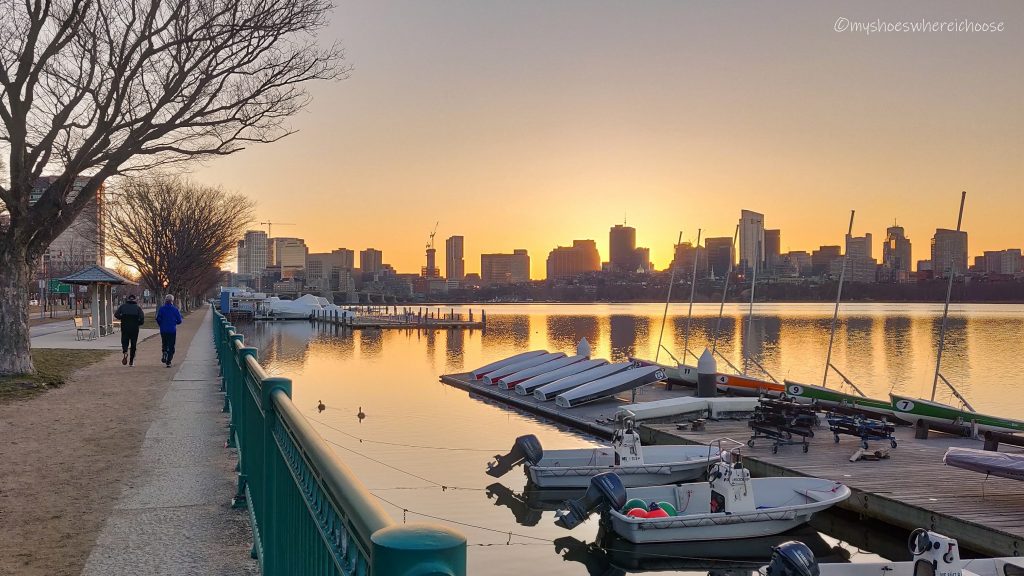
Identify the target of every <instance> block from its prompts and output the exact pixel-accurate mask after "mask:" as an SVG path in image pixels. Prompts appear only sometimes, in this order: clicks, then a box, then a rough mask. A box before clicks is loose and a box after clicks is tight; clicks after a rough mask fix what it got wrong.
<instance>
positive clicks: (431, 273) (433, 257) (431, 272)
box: [420, 247, 441, 278]
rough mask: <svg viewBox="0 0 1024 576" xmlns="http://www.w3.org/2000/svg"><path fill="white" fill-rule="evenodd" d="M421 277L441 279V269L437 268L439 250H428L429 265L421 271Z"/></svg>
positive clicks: (429, 248)
mask: <svg viewBox="0 0 1024 576" xmlns="http://www.w3.org/2000/svg"><path fill="white" fill-rule="evenodd" d="M420 277H422V278H440V277H441V269H440V268H438V267H437V250H436V249H435V248H432V247H428V248H427V265H426V266H424V267H423V268H421V269H420Z"/></svg>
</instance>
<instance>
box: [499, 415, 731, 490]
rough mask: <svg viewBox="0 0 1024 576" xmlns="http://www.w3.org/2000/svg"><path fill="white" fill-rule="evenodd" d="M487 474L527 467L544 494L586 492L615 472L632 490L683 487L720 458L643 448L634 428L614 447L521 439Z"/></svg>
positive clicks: (698, 449)
mask: <svg viewBox="0 0 1024 576" xmlns="http://www.w3.org/2000/svg"><path fill="white" fill-rule="evenodd" d="M494 458H495V461H494V462H490V463H488V465H487V474H489V475H491V476H494V477H495V478H500V477H501V476H504V475H505V474H507V473H508V472H509V471H511V470H512V468H514V467H515V466H518V465H520V464H523V465H524V467H525V469H526V475H527V476H528V477H529V478H530V481H532V482H533V483H534V484H536V485H537V487H539V488H587V487H588V486H590V479H591V478H593V477H594V476H597V475H598V474H601V473H604V472H615V473H616V474H618V477H619V479H620V481H621V482H622V484H623V485H624V486H627V487H635V486H653V485H656V484H671V483H673V482H684V481H688V480H694V479H697V478H699V477H701V476H702V475H703V474H704V472H705V471H706V470H707V468H708V466H710V465H711V464H714V463H715V462H718V459H719V456H718V454H717V453H716V452H715V450H714V449H712V448H711V447H710V446H699V445H697V446H682V445H672V446H642V445H641V443H640V434H638V433H637V432H636V431H635V430H634V429H633V427H632V425H631V424H630V423H627V424H626V425H625V426H624V427H623V428H620V429H619V430H616V432H615V436H614V437H613V439H612V445H611V446H610V447H605V446H602V447H598V448H577V449H573V450H547V451H545V450H544V449H543V448H541V445H540V440H538V439H537V437H536V436H534V435H532V434H529V435H526V436H520V437H519V438H517V439H516V443H515V445H514V446H513V447H512V450H511V451H510V452H509V453H508V454H505V455H497V456H495V457H494Z"/></svg>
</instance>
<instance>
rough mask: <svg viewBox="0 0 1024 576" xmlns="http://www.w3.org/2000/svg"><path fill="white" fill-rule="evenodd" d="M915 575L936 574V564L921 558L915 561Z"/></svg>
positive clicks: (931, 575) (928, 575) (930, 575)
mask: <svg viewBox="0 0 1024 576" xmlns="http://www.w3.org/2000/svg"><path fill="white" fill-rule="evenodd" d="M914 576H935V566H934V565H932V563H931V562H930V561H928V560H924V559H919V560H917V561H915V562H914Z"/></svg>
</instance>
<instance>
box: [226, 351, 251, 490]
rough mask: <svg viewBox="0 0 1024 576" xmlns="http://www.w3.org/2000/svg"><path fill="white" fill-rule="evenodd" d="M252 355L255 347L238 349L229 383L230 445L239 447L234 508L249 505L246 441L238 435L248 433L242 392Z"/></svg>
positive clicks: (232, 361)
mask: <svg viewBox="0 0 1024 576" xmlns="http://www.w3.org/2000/svg"><path fill="white" fill-rule="evenodd" d="M248 356H252V357H253V359H254V360H255V359H257V354H256V349H255V348H242V349H241V350H239V351H238V357H237V359H236V358H232V359H231V363H232V365H233V366H232V368H231V371H232V377H231V382H230V384H229V388H228V393H229V394H230V395H231V419H230V420H231V424H230V426H229V429H228V446H229V447H236V446H237V447H238V487H237V489H236V490H235V496H234V498H232V499H231V507H232V508H245V507H247V506H248V505H249V503H248V502H247V501H246V498H245V485H246V483H247V482H248V481H249V477H248V475H247V474H246V469H245V466H244V465H243V464H244V460H243V459H244V458H245V457H246V455H245V454H244V453H243V452H242V445H244V444H245V442H244V441H242V440H238V441H237V442H236V437H237V436H240V435H244V434H246V432H247V431H246V425H245V410H246V408H245V405H246V404H245V399H244V398H242V394H243V393H244V392H245V366H246V361H245V359H246V357H248Z"/></svg>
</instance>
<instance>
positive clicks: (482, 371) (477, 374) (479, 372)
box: [469, 350, 548, 380]
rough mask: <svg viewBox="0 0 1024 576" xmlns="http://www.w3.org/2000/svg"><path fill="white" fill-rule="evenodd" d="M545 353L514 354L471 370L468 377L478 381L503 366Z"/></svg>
mask: <svg viewBox="0 0 1024 576" xmlns="http://www.w3.org/2000/svg"><path fill="white" fill-rule="evenodd" d="M547 353H548V351H547V350H528V351H526V352H520V353H519V354H516V355H514V356H509V357H508V358H502V359H501V360H496V361H494V362H491V363H490V364H487V365H485V366H481V367H479V368H477V369H476V370H473V371H472V372H470V373H469V374H470V376H472V377H473V379H475V380H480V379H482V378H483V377H484V376H485V375H487V374H489V373H491V372H494V371H495V370H497V369H499V368H504V367H505V366H508V365H510V364H514V363H516V362H519V361H521V360H526V359H527V358H531V357H533V356H539V355H541V354H547Z"/></svg>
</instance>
